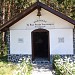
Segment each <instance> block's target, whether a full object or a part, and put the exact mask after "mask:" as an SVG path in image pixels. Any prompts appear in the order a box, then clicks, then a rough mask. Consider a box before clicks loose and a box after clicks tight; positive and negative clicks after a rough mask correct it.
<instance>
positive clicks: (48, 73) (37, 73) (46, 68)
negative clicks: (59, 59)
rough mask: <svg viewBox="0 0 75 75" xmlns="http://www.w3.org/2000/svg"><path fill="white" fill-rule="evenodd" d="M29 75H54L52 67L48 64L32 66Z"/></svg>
mask: <svg viewBox="0 0 75 75" xmlns="http://www.w3.org/2000/svg"><path fill="white" fill-rule="evenodd" d="M31 75H54V74H53V69H52V66H51V65H49V64H34V65H33V71H32V74H31Z"/></svg>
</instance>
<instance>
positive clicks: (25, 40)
mask: <svg viewBox="0 0 75 75" xmlns="http://www.w3.org/2000/svg"><path fill="white" fill-rule="evenodd" d="M41 14H42V16H41V17H40V18H39V17H38V16H36V15H37V10H35V11H33V12H32V13H30V14H29V15H28V16H26V17H24V18H23V19H21V20H20V21H18V22H17V23H15V24H14V25H13V26H11V27H10V54H32V45H31V32H32V31H33V30H35V29H38V28H39V27H35V26H27V24H33V23H34V21H36V20H46V23H47V24H53V27H51V26H47V25H46V27H41V28H43V29H47V30H49V36H50V54H73V27H74V26H73V25H72V24H71V23H69V22H67V21H65V20H63V19H61V18H59V17H57V16H56V15H54V14H52V13H50V12H48V11H46V10H44V9H42V10H41ZM37 23H39V24H42V23H43V22H41V21H39V22H37ZM46 23H45V24H46ZM59 38H64V42H63V43H59ZM19 39H20V40H21V41H19Z"/></svg>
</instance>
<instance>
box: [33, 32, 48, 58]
mask: <svg viewBox="0 0 75 75" xmlns="http://www.w3.org/2000/svg"><path fill="white" fill-rule="evenodd" d="M33 45H34V59H37V58H40V59H48V33H47V32H33Z"/></svg>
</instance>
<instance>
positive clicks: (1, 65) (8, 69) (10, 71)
mask: <svg viewBox="0 0 75 75" xmlns="http://www.w3.org/2000/svg"><path fill="white" fill-rule="evenodd" d="M31 71H32V65H31V63H30V62H29V61H28V62H26V60H22V62H21V63H17V64H15V63H11V62H8V61H7V56H3V57H2V56H1V57H0V75H22V74H24V75H30V74H31Z"/></svg>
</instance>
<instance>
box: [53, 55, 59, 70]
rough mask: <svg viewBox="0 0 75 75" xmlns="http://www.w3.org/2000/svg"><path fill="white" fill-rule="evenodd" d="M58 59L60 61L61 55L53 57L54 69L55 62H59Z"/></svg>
mask: <svg viewBox="0 0 75 75" xmlns="http://www.w3.org/2000/svg"><path fill="white" fill-rule="evenodd" d="M58 59H60V55H54V56H53V68H54V69H55V64H54V63H55V60H58Z"/></svg>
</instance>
